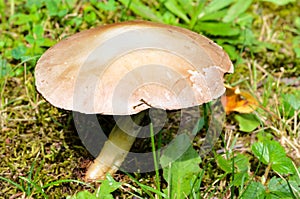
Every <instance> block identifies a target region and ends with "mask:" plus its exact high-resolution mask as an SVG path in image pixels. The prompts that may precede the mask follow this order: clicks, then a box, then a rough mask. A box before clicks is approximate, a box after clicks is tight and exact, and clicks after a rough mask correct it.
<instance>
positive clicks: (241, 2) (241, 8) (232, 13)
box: [223, 0, 252, 23]
mask: <svg viewBox="0 0 300 199" xmlns="http://www.w3.org/2000/svg"><path fill="white" fill-rule="evenodd" d="M251 3H252V0H238V1H237V2H236V3H235V4H233V5H232V6H231V7H230V8H229V10H228V13H227V15H226V16H225V17H224V18H223V21H224V22H225V23H228V22H231V21H233V20H234V19H236V18H237V17H238V16H239V15H240V14H242V13H244V12H245V11H246V10H247V9H248V8H249V7H250V5H251Z"/></svg>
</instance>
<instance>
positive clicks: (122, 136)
mask: <svg viewBox="0 0 300 199" xmlns="http://www.w3.org/2000/svg"><path fill="white" fill-rule="evenodd" d="M144 116H145V114H144V112H141V113H139V114H137V115H135V116H133V117H132V118H131V117H130V116H125V117H121V118H120V119H119V120H118V121H117V124H118V125H119V126H122V129H120V128H119V127H118V125H116V126H115V127H114V128H113V130H112V131H111V133H110V135H109V138H108V140H107V141H106V142H105V143H104V146H103V148H102V150H101V152H100V154H99V155H98V157H97V158H96V159H95V160H94V162H93V163H92V164H91V165H90V166H89V168H88V170H87V172H86V175H85V181H95V180H101V179H105V175H106V173H110V174H114V173H115V172H116V171H117V170H118V169H119V167H120V166H121V164H122V162H123V161H124V159H125V158H126V156H127V154H128V152H129V150H130V148H131V146H132V144H133V143H134V141H135V138H136V136H137V134H138V133H139V131H140V130H141V127H140V126H138V125H137V124H140V123H141V121H142V120H143V118H144ZM133 121H134V122H133ZM126 132H127V133H126ZM129 133H130V134H129Z"/></svg>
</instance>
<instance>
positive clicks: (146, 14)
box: [120, 0, 163, 23]
mask: <svg viewBox="0 0 300 199" xmlns="http://www.w3.org/2000/svg"><path fill="white" fill-rule="evenodd" d="M120 2H121V3H122V4H124V5H125V6H126V7H129V9H130V10H132V11H133V12H134V13H135V14H137V15H139V16H141V17H143V18H145V19H150V20H151V21H156V22H161V23H162V22H163V21H162V19H161V18H162V17H161V15H160V13H159V12H155V11H153V10H151V9H150V8H149V7H147V6H145V5H144V4H143V3H142V2H141V1H140V0H120Z"/></svg>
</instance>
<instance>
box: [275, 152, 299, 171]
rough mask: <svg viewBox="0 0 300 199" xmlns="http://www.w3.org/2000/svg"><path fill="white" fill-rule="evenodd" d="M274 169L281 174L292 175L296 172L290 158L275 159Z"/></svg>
mask: <svg viewBox="0 0 300 199" xmlns="http://www.w3.org/2000/svg"><path fill="white" fill-rule="evenodd" d="M272 169H273V170H274V171H276V172H278V173H280V174H291V173H294V172H295V168H294V165H293V161H292V160H291V159H290V158H288V157H279V156H277V158H274V160H273V164H272Z"/></svg>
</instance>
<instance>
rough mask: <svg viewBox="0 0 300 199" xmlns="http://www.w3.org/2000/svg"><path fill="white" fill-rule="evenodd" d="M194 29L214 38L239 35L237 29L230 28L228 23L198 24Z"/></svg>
mask: <svg viewBox="0 0 300 199" xmlns="http://www.w3.org/2000/svg"><path fill="white" fill-rule="evenodd" d="M195 29H196V30H197V31H198V32H201V31H205V32H207V33H209V34H211V35H215V36H236V35H238V34H239V33H240V30H239V28H235V27H232V25H231V24H229V23H216V22H199V23H197V25H196V26H195Z"/></svg>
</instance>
